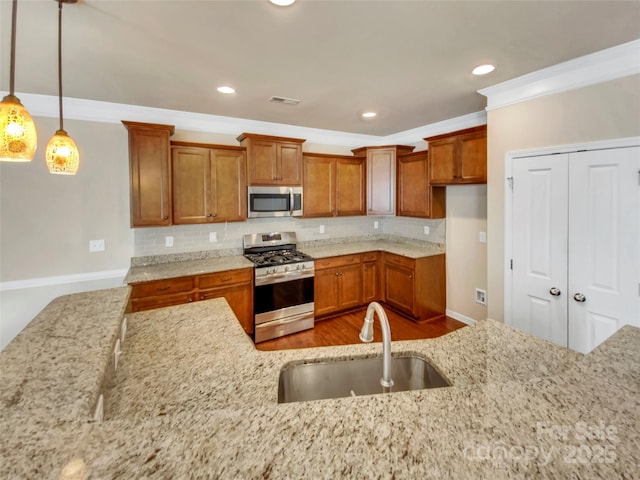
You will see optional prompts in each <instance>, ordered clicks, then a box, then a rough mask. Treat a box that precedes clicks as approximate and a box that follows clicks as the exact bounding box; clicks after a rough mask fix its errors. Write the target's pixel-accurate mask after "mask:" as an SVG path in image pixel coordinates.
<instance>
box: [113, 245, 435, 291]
mask: <svg viewBox="0 0 640 480" xmlns="http://www.w3.org/2000/svg"><path fill="white" fill-rule="evenodd" d="M298 249H299V250H301V251H303V252H304V253H306V254H308V255H311V256H312V257H313V258H324V257H333V256H337V255H347V254H352V253H364V252H370V251H376V250H379V251H385V252H391V253H396V254H398V255H404V256H406V257H410V258H420V257H428V256H431V255H438V254H441V253H444V251H445V248H444V245H442V244H440V243H431V242H420V241H417V240H410V239H401V238H400V237H392V236H386V237H384V238H378V239H370V240H368V239H364V238H363V239H358V241H344V242H340V243H334V242H332V241H321V242H318V241H315V242H299V243H298ZM222 253H230V255H229V256H224V255H222ZM231 253H233V254H231ZM131 264H132V267H131V268H130V269H129V272H128V273H127V275H126V277H125V279H124V282H125V283H129V284H131V283H138V282H148V281H151V280H163V279H167V278H177V277H184V276H188V275H201V274H205V273H214V272H221V271H225V270H234V269H237V268H252V267H253V263H251V262H250V261H249V260H247V259H246V258H244V257H243V256H242V255H241V254H238V252H235V251H234V252H230V251H223V252H220V251H217V250H212V251H211V252H191V253H184V254H174V255H160V256H155V257H138V258H135V257H134V258H132V260H131Z"/></svg>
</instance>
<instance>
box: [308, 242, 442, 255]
mask: <svg viewBox="0 0 640 480" xmlns="http://www.w3.org/2000/svg"><path fill="white" fill-rule="evenodd" d="M298 248H299V250H301V251H302V252H304V253H306V254H307V255H310V256H311V257H313V258H314V259H319V258H326V257H336V256H340V255H351V254H357V253H366V252H375V251H381V252H389V253H395V254H396V255H402V256H404V257H409V258H422V257H430V256H432V255H440V254H442V253H445V247H444V245H442V244H440V243H432V242H418V241H416V242H402V241H396V240H384V239H380V240H369V241H361V242H345V243H336V244H325V245H322V244H320V245H316V244H313V243H311V244H305V243H304V242H302V243H301V244H300V245H299V246H298Z"/></svg>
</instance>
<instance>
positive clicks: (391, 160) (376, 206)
mask: <svg viewBox="0 0 640 480" xmlns="http://www.w3.org/2000/svg"><path fill="white" fill-rule="evenodd" d="M414 148H415V147H409V146H404V145H387V146H384V147H361V148H356V149H355V150H351V151H352V152H353V154H354V155H355V156H356V157H366V159H367V214H368V215H395V214H396V157H397V156H398V155H401V154H403V153H409V152H412V151H413V149H414Z"/></svg>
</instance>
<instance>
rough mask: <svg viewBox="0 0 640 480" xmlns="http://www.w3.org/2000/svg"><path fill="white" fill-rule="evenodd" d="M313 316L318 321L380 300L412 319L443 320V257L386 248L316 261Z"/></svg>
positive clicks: (444, 303) (444, 296)
mask: <svg viewBox="0 0 640 480" xmlns="http://www.w3.org/2000/svg"><path fill="white" fill-rule="evenodd" d="M315 268H316V272H315V299H314V301H315V315H316V317H317V318H320V319H322V318H323V317H328V316H331V315H335V314H336V313H339V312H343V311H346V310H349V309H354V308H359V307H362V306H365V305H367V304H369V303H370V302H373V301H382V302H384V303H385V305H386V306H388V307H390V308H392V309H394V310H395V311H397V312H399V313H401V314H403V315H405V316H407V317H409V318H411V319H413V320H416V321H426V320H432V319H437V318H442V317H444V315H445V308H446V290H445V256H444V254H441V255H434V256H431V257H424V258H417V259H414V258H408V257H403V256H401V255H395V254H392V253H386V252H367V253H364V254H357V255H344V256H338V257H329V258H322V259H318V260H316V261H315Z"/></svg>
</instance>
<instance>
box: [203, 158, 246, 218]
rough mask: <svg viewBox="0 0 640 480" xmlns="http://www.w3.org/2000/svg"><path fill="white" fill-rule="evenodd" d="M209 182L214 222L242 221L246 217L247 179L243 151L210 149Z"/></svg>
mask: <svg viewBox="0 0 640 480" xmlns="http://www.w3.org/2000/svg"><path fill="white" fill-rule="evenodd" d="M211 163H212V169H211V177H210V182H211V185H212V192H213V193H212V197H213V200H212V201H213V202H214V207H213V208H212V213H213V215H214V217H212V220H213V221H214V222H227V221H228V222H243V221H245V220H246V219H247V181H246V159H245V154H244V152H241V151H238V150H224V149H215V150H213V151H212V160H211Z"/></svg>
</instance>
